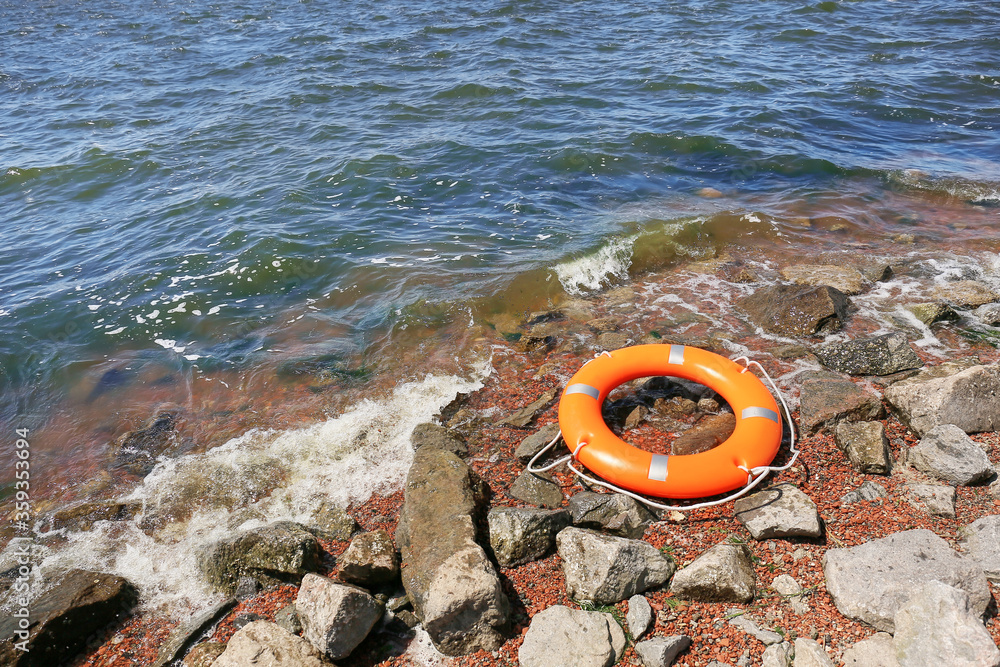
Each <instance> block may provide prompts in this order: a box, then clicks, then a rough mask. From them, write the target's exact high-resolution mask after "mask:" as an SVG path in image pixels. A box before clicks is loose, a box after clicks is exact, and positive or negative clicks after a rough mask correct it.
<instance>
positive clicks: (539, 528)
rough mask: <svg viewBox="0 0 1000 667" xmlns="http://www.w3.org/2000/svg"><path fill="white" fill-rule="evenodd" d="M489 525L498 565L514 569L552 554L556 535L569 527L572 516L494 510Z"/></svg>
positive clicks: (519, 509)
mask: <svg viewBox="0 0 1000 667" xmlns="http://www.w3.org/2000/svg"><path fill="white" fill-rule="evenodd" d="M487 523H488V524H489V531H490V546H491V547H492V548H493V555H494V556H495V557H496V559H497V563H499V564H500V566H501V567H514V566H516V565H523V564H524V563H528V562H531V561H533V560H538V559H539V558H542V557H544V556H546V555H548V554H549V553H552V552H553V551H554V550H555V548H556V535H557V534H558V533H559V531H560V530H562V529H563V528H565V527H566V526H567V525H569V523H570V513H569V512H568V511H566V510H563V509H557V510H542V509H534V508H523V507H494V508H492V509H491V510H490V512H489V515H488V516H487Z"/></svg>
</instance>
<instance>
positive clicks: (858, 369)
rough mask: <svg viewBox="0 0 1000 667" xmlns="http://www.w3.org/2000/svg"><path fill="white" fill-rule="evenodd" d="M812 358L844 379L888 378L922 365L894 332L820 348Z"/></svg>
mask: <svg viewBox="0 0 1000 667" xmlns="http://www.w3.org/2000/svg"><path fill="white" fill-rule="evenodd" d="M816 356H817V357H819V360H820V361H821V362H822V363H823V365H824V366H826V367H827V368H832V369H833V370H835V371H839V372H841V373H847V374H848V375H891V374H893V373H898V372H900V371H907V370H910V369H913V368H920V367H921V366H923V365H924V362H922V361H921V360H920V357H918V356H917V355H916V354H914V352H913V348H911V347H910V342H909V341H908V340H907V339H906V335H905V334H902V333H899V332H898V331H897V332H893V333H888V334H883V335H881V336H874V337H872V338H859V339H857V340H850V341H846V342H843V343H831V344H830V345H824V346H823V347H820V348H819V349H817V350H816Z"/></svg>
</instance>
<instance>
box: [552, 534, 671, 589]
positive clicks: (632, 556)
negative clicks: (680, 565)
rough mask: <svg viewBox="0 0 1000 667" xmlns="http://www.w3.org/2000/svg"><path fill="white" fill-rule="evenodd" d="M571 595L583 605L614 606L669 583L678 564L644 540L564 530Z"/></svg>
mask: <svg viewBox="0 0 1000 667" xmlns="http://www.w3.org/2000/svg"><path fill="white" fill-rule="evenodd" d="M556 545H557V548H558V551H559V556H560V557H562V559H563V572H564V573H565V575H566V592H567V594H568V595H569V596H570V597H571V598H573V599H575V600H579V601H581V602H593V603H594V604H614V603H616V602H620V601H621V600H624V599H626V598H629V597H631V596H632V595H635V594H636V593H641V592H642V591H645V590H648V589H650V588H654V587H656V586H661V585H663V584H665V583H666V582H667V581H668V580H669V579H670V576H671V575H672V574H673V573H674V570H675V566H674V562H673V561H672V560H671V559H670V558H668V557H667V556H665V555H664V554H663V553H661V552H660V551H659V550H658V549H656V548H655V547H653V546H652V545H651V544H649V543H647V542H643V541H641V540H630V539H628V538H624V537H615V536H612V535H604V534H601V533H596V532H593V531H590V530H582V529H580V528H572V527H570V528H564V529H563V530H562V531H561V532H560V533H559V534H558V535H557V536H556Z"/></svg>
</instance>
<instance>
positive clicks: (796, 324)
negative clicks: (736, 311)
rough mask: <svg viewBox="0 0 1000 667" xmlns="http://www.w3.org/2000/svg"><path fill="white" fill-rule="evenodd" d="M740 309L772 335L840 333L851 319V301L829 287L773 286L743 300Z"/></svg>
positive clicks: (761, 289) (763, 288)
mask: <svg viewBox="0 0 1000 667" xmlns="http://www.w3.org/2000/svg"><path fill="white" fill-rule="evenodd" d="M738 305H739V306H740V308H742V309H743V310H744V311H745V312H746V313H747V315H748V316H749V318H750V320H751V321H752V322H753V323H755V324H757V325H759V326H760V327H761V328H762V329H764V330H765V331H767V332H768V333H773V334H779V335H782V336H812V335H814V334H817V333H821V332H825V331H836V330H837V329H840V327H841V326H842V325H843V322H844V321H845V320H846V319H847V315H848V311H849V309H850V299H848V298H847V296H846V295H845V294H844V293H843V292H841V291H840V290H838V289H835V288H833V287H829V286H826V285H823V286H820V287H803V286H799V285H770V286H767V287H762V288H760V289H758V290H757V291H756V292H754V293H753V294H751V295H750V296H748V297H745V298H743V299H741V300H740V301H739V303H738Z"/></svg>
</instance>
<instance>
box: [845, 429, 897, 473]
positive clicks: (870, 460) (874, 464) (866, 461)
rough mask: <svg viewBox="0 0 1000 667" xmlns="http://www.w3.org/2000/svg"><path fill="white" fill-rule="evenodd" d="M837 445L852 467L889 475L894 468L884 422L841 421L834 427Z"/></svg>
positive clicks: (863, 471) (860, 470) (862, 470)
mask: <svg viewBox="0 0 1000 667" xmlns="http://www.w3.org/2000/svg"><path fill="white" fill-rule="evenodd" d="M834 438H835V441H836V443H837V447H839V448H840V450H841V451H842V452H844V453H846V454H847V458H848V459H850V461H851V467H853V468H854V469H855V470H857V471H858V472H862V473H865V474H868V475H888V474H889V472H890V470H891V468H892V463H891V461H892V458H891V456H890V455H889V439H888V438H886V437H885V426H884V425H883V424H882V422H855V423H851V422H841V423H839V424H837V426H836V427H835V428H834Z"/></svg>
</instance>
